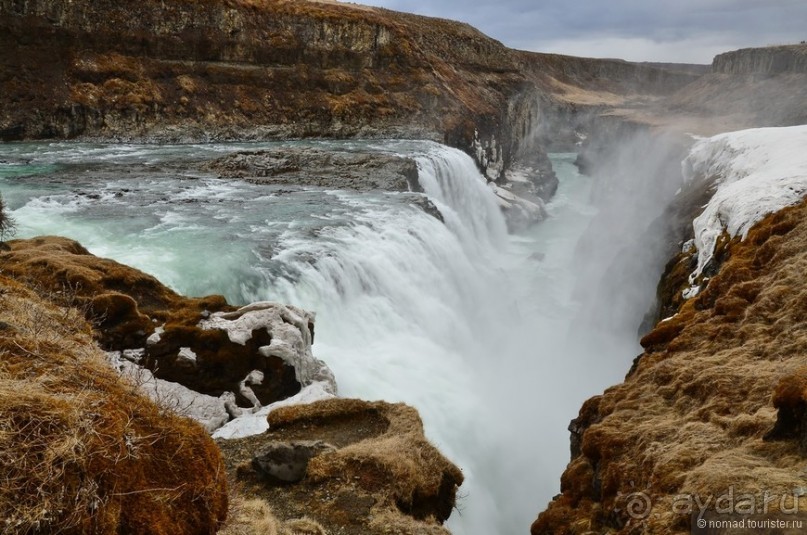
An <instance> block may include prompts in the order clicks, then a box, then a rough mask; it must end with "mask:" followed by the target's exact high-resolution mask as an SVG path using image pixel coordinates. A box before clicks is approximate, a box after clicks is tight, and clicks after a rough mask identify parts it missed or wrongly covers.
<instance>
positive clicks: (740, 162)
mask: <svg viewBox="0 0 807 535" xmlns="http://www.w3.org/2000/svg"><path fill="white" fill-rule="evenodd" d="M682 170H683V174H684V181H685V182H692V181H695V180H704V181H708V182H712V183H713V184H714V187H715V188H716V191H715V193H714V195H713V196H712V198H711V200H710V201H709V203H708V204H707V205H706V207H705V208H704V210H703V213H701V215H700V216H698V217H697V218H695V220H694V221H693V227H694V230H695V246H696V247H697V249H698V266H697V268H696V269H695V272H694V273H693V274H692V275H691V277H690V281H691V282H694V281H695V279H696V278H697V277H699V276H700V274H701V273H702V271H703V269H704V267H706V265H707V264H708V263H709V261H710V260H711V258H712V255H713V254H714V249H715V244H716V243H717V240H718V238H719V237H720V235H721V234H722V233H723V231H727V232H728V233H729V235H730V236H731V237H732V238H733V237H735V236H737V235H739V236H741V237H742V239H745V237H746V235H747V234H748V231H749V230H750V229H751V227H752V226H754V224H755V223H757V222H758V221H760V220H761V219H762V218H763V217H765V216H766V215H767V214H770V213H772V212H776V211H778V210H781V209H782V208H785V207H787V206H790V205H793V204H797V203H799V202H800V201H801V199H802V198H803V197H804V195H805V193H807V125H801V126H791V127H781V128H754V129H751V130H741V131H739V132H729V133H726V134H720V135H717V136H714V137H711V138H707V139H701V140H700V141H698V142H697V143H695V145H694V146H693V147H692V150H691V151H690V153H689V155H688V156H687V157H686V158H685V159H684V161H683V162H682Z"/></svg>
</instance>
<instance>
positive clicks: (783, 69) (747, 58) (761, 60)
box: [712, 44, 807, 75]
mask: <svg viewBox="0 0 807 535" xmlns="http://www.w3.org/2000/svg"><path fill="white" fill-rule="evenodd" d="M712 72H713V73H716V74H766V75H774V74H782V73H787V72H800V73H807V45H805V44H801V45H788V46H773V47H768V48H745V49H742V50H734V51H732V52H726V53H725V54H719V55H717V56H715V59H714V61H712Z"/></svg>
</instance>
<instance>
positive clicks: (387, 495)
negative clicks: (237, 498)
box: [219, 399, 463, 535]
mask: <svg viewBox="0 0 807 535" xmlns="http://www.w3.org/2000/svg"><path fill="white" fill-rule="evenodd" d="M219 445H220V446H221V448H222V450H223V451H224V454H225V458H226V459H227V464H228V468H229V471H230V474H231V476H232V477H234V478H235V480H236V481H237V484H238V485H239V486H241V487H242V488H243V491H244V492H245V493H248V494H250V495H252V496H257V497H260V498H263V499H265V500H266V501H267V502H268V503H269V504H271V506H272V509H273V510H274V512H275V515H276V516H277V517H278V518H280V519H283V520H286V519H297V518H300V517H302V516H308V517H310V518H311V519H313V520H315V521H317V522H318V523H319V524H321V525H322V526H323V527H324V528H325V530H326V532H327V533H334V534H335V533H343V534H351V535H352V534H355V535H359V534H361V535H372V534H378V535H381V534H386V533H398V534H411V535H421V534H434V535H445V534H447V533H448V531H447V530H446V529H445V528H443V527H442V523H443V522H444V521H445V520H446V519H447V518H448V517H449V515H450V514H451V512H452V510H453V508H454V506H455V503H456V495H457V488H458V487H459V485H461V484H462V481H463V476H462V472H461V471H460V470H459V468H457V467H456V466H454V465H453V464H451V462H450V461H448V460H447V459H446V458H445V457H443V456H442V455H441V454H440V452H439V451H437V449H436V448H435V447H434V446H432V445H431V444H430V443H429V442H428V441H427V440H426V438H425V436H424V434H423V424H422V423H421V421H420V417H419V416H418V414H417V411H415V409H413V408H411V407H408V406H406V405H402V404H389V403H384V402H372V403H371V402H366V401H360V400H352V399H331V400H327V401H320V402H316V403H313V404H309V405H296V406H290V407H284V408H279V409H277V410H275V411H273V412H271V413H270V414H269V430H268V431H267V432H265V433H263V434H261V435H256V436H252V437H247V438H242V439H237V440H220V441H219Z"/></svg>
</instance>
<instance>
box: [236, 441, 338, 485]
mask: <svg viewBox="0 0 807 535" xmlns="http://www.w3.org/2000/svg"><path fill="white" fill-rule="evenodd" d="M331 451H336V448H335V447H333V446H331V445H330V444H328V443H326V442H323V441H321V440H305V441H296V442H277V441H275V442H270V443H269V444H267V446H266V447H265V448H263V450H261V452H260V453H258V454H257V455H256V456H255V457H253V458H252V468H253V469H255V471H256V472H258V473H259V474H262V475H263V476H266V477H267V478H268V479H269V480H270V481H277V482H283V483H296V482H298V481H301V480H302V479H303V478H304V477H305V471H306V468H307V467H308V461H310V460H311V459H312V458H314V457H316V456H317V455H320V454H322V453H326V452H331Z"/></svg>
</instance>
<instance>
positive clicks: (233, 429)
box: [213, 381, 336, 439]
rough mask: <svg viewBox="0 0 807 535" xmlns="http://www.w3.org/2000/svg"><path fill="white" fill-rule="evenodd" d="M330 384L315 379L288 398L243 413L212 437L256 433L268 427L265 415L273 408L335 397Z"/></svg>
mask: <svg viewBox="0 0 807 535" xmlns="http://www.w3.org/2000/svg"><path fill="white" fill-rule="evenodd" d="M335 397H336V395H335V394H334V392H333V390H332V388H331V385H330V384H329V383H327V382H325V381H317V382H316V383H312V384H310V385H308V386H306V387H303V389H302V390H300V392H298V393H297V394H295V395H294V396H292V397H290V398H286V399H284V400H281V401H277V402H275V403H272V404H271V405H267V406H265V407H261V408H260V409H259V410H257V411H255V412H252V413H247V414H244V415H243V416H239V417H238V418H236V419H234V420H232V421H230V422H229V423H227V424H225V425H224V426H223V427H220V428H219V429H217V430H216V432H215V433H213V438H224V439H231V438H243V437H248V436H250V435H258V434H260V433H263V432H264V431H266V430H267V429H269V422H268V421H267V420H266V417H267V416H268V415H269V413H270V412H272V411H273V410H275V409H279V408H280V407H288V406H290V405H305V404H307V403H313V402H315V401H320V400H323V399H331V398H335Z"/></svg>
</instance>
